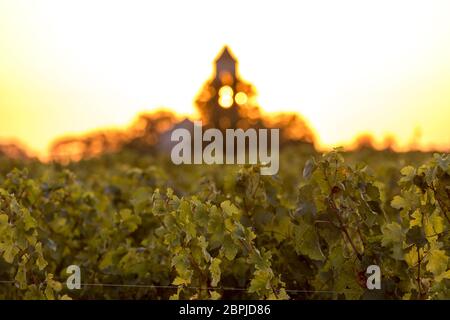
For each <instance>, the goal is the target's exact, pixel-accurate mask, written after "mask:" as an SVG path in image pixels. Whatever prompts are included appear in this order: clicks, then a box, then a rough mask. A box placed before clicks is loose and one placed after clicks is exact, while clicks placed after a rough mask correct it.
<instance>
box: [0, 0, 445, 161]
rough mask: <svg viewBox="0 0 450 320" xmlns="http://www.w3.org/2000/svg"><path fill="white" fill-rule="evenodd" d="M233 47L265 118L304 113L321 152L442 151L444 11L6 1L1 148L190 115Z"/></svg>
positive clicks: (385, 4) (0, 49)
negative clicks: (415, 143) (146, 115)
mask: <svg viewBox="0 0 450 320" xmlns="http://www.w3.org/2000/svg"><path fill="white" fill-rule="evenodd" d="M224 44H228V45H229V46H230V47H231V49H232V51H233V52H234V53H235V55H236V56H237V58H238V59H239V62H240V73H241V75H242V76H243V78H244V79H246V80H248V81H250V82H252V83H253V84H254V85H255V86H256V88H257V89H258V92H259V97H258V101H259V103H260V105H261V106H262V107H263V108H264V110H267V111H298V112H300V113H301V114H302V115H303V116H304V117H306V119H308V121H309V123H310V124H311V126H312V127H313V128H314V130H315V131H316V132H317V133H318V135H319V141H320V145H321V146H322V147H325V146H335V145H340V144H349V143H350V142H351V141H352V140H353V139H354V138H355V136H356V135H358V134H360V133H362V132H369V133H372V134H373V135H375V136H376V138H377V139H378V141H382V139H383V137H384V136H385V135H387V134H392V135H395V136H396V138H397V140H398V141H399V147H400V148H405V147H407V146H408V145H409V143H410V141H411V139H412V137H413V135H414V132H415V131H416V132H417V131H418V130H420V132H421V140H420V142H421V145H422V147H424V148H426V147H430V146H434V147H439V148H446V149H448V147H449V146H450V1H446V0H442V1H437V0H436V1H432V0H424V1H412V0H408V1H392V0H390V1H380V0H378V1H362V0H354V1H279V0H277V1H261V0H259V1H211V0H209V1H208V0H205V1H135V0H127V1H113V0H109V1H96V0H89V1H85V0H77V1H69V0H54V1H52V0H36V1H33V0H0V140H9V139H15V140H19V141H22V142H23V143H25V144H26V145H27V146H29V147H30V148H31V149H32V150H35V151H37V152H40V154H45V151H46V148H47V147H48V145H49V143H50V142H51V140H52V139H54V138H55V137H58V136H61V135H65V134H72V133H81V132H84V131H86V130H92V129H96V128H98V127H114V126H126V125H128V124H129V123H130V122H131V121H132V120H133V119H134V118H135V116H136V115H137V113H139V112H142V111H145V110H151V109H154V108H158V107H162V106H163V107H169V108H172V109H174V110H175V111H176V112H177V113H180V114H192V113H193V112H194V107H193V98H194V97H195V95H196V94H197V92H198V90H199V89H200V87H201V86H202V84H203V83H204V81H205V80H206V79H207V78H208V77H209V76H210V74H211V71H212V61H213V59H214V58H215V57H216V55H217V53H218V52H219V51H220V49H221V48H222V46H223V45H224Z"/></svg>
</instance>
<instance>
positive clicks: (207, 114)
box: [196, 46, 259, 130]
mask: <svg viewBox="0 0 450 320" xmlns="http://www.w3.org/2000/svg"><path fill="white" fill-rule="evenodd" d="M237 66H238V62H237V59H236V58H235V57H234V55H233V54H232V53H231V51H230V49H229V48H228V47H227V46H225V47H224V48H223V49H222V51H221V52H220V54H219V55H218V56H217V58H216V59H215V70H214V72H213V76H212V78H211V79H210V80H208V81H207V82H206V83H205V85H204V86H203V88H202V89H201V91H200V94H199V95H198V97H197V99H196V105H197V108H198V110H199V112H200V115H201V117H202V121H203V124H204V125H206V126H207V127H212V128H218V129H221V130H225V129H228V128H232V129H234V128H243V129H246V128H249V127H255V124H256V123H252V119H255V121H256V119H258V118H259V108H258V107H257V106H256V99H255V96H256V92H255V89H254V87H253V86H252V85H251V84H249V83H246V82H244V81H243V80H242V79H241V78H240V76H239V72H238V68H237Z"/></svg>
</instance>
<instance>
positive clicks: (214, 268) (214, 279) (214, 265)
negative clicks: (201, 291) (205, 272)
mask: <svg viewBox="0 0 450 320" xmlns="http://www.w3.org/2000/svg"><path fill="white" fill-rule="evenodd" d="M221 263H222V260H220V259H219V258H213V259H212V261H211V265H210V266H209V272H211V286H213V287H215V286H217V284H218V283H219V281H220V275H221V272H220V264H221Z"/></svg>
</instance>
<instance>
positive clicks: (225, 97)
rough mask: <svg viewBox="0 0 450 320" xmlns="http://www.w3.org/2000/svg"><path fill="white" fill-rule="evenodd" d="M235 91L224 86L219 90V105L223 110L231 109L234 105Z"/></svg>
mask: <svg viewBox="0 0 450 320" xmlns="http://www.w3.org/2000/svg"><path fill="white" fill-rule="evenodd" d="M233 102H234V99H233V89H232V88H231V87H230V86H223V87H222V88H220V90H219V104H220V106H221V107H223V108H229V107H231V106H232V105H233Z"/></svg>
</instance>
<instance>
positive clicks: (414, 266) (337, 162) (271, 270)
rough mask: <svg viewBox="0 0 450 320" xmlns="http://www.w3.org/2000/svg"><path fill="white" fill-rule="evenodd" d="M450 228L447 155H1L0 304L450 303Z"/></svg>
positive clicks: (290, 150) (297, 150)
mask: <svg viewBox="0 0 450 320" xmlns="http://www.w3.org/2000/svg"><path fill="white" fill-rule="evenodd" d="M449 228H450V157H449V156H448V155H442V154H441V155H439V154H434V155H433V154H430V153H420V152H410V153H394V152H391V151H374V150H360V151H355V152H342V151H340V150H335V151H332V152H329V153H325V154H318V153H315V152H313V151H308V150H303V149H302V148H301V147H299V146H292V147H286V148H284V149H283V150H282V152H281V159H280V171H279V174H278V175H276V176H262V175H260V174H259V168H258V167H257V166H237V165H236V166H234V165H181V166H175V165H173V164H172V163H171V161H170V159H167V158H164V157H163V156H152V155H142V154H138V153H133V152H131V151H128V152H127V151H123V152H120V153H116V154H107V155H103V156H100V157H97V158H93V159H89V160H83V161H79V162H75V163H71V164H68V165H62V164H58V163H51V164H45V163H41V162H39V161H35V160H24V161H20V160H12V159H7V158H1V157H0V299H449V298H450V261H449V257H450V234H449V230H450V229H449ZM70 265H78V266H80V268H81V279H82V280H81V282H82V287H81V289H80V290H69V289H68V288H67V286H66V282H65V281H66V279H67V277H68V274H67V273H66V268H67V267H68V266H70ZM370 265H378V266H379V267H380V268H381V276H382V278H381V289H380V290H368V289H367V288H366V277H367V275H366V268H367V267H368V266H370Z"/></svg>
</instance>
